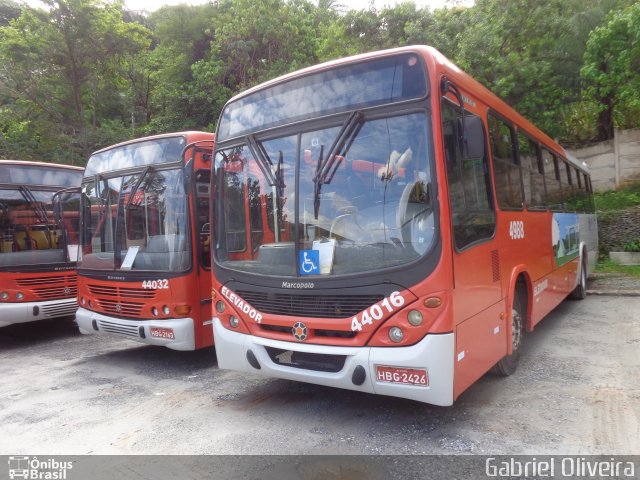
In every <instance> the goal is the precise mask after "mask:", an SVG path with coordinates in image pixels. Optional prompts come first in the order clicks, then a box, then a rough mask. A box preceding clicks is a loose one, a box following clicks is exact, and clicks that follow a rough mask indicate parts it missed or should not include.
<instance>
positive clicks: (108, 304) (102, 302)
mask: <svg viewBox="0 0 640 480" xmlns="http://www.w3.org/2000/svg"><path fill="white" fill-rule="evenodd" d="M96 301H97V302H98V306H99V307H100V308H102V309H103V310H104V311H105V312H107V313H111V314H112V315H125V316H139V315H140V314H141V313H142V309H143V307H144V303H138V302H119V301H118V300H111V299H106V298H98V299H96Z"/></svg>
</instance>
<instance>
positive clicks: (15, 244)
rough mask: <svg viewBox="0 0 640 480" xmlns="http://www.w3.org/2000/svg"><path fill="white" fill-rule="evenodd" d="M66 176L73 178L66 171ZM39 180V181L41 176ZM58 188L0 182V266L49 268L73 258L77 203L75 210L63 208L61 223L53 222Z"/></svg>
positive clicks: (71, 260)
mask: <svg viewBox="0 0 640 480" xmlns="http://www.w3.org/2000/svg"><path fill="white" fill-rule="evenodd" d="M3 168H4V167H3ZM14 170H15V171H16V172H17V171H18V169H17V168H15V169H14ZM49 170H51V169H49ZM43 171H48V170H45V169H43ZM63 173H65V172H63ZM80 174H81V172H78V173H77V175H75V177H76V178H77V177H78V176H79V175H80ZM60 176H61V177H62V176H64V175H63V174H62V173H61V174H60ZM66 176H67V177H70V178H73V176H72V175H70V174H68V173H67V175H66ZM78 180H79V179H78ZM38 181H40V182H42V178H39V179H38ZM59 188H63V187H48V186H40V185H38V186H31V187H29V186H27V185H19V186H16V185H13V186H10V185H0V268H2V267H15V266H18V265H47V268H48V265H49V264H55V263H66V262H75V261H76V258H75V255H76V251H77V231H78V210H77V204H76V206H75V210H74V209H73V208H71V209H70V210H69V211H64V212H62V216H61V221H62V222H63V223H64V225H61V224H59V223H58V222H56V220H55V218H54V214H53V211H54V209H53V204H52V199H53V196H54V194H55V192H56V190H57V189H59ZM63 227H64V229H65V230H66V234H67V236H66V237H65V236H64V235H63ZM65 238H66V241H65Z"/></svg>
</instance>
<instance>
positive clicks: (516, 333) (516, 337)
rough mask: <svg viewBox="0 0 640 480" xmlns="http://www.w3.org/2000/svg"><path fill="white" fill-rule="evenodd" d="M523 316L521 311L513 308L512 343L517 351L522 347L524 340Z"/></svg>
mask: <svg viewBox="0 0 640 480" xmlns="http://www.w3.org/2000/svg"><path fill="white" fill-rule="evenodd" d="M521 320H522V318H521V317H520V312H518V310H516V309H515V308H512V309H511V345H512V349H513V351H514V352H515V351H516V350H517V349H518V348H520V342H521V341H522V321H521Z"/></svg>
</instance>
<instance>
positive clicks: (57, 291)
mask: <svg viewBox="0 0 640 480" xmlns="http://www.w3.org/2000/svg"><path fill="white" fill-rule="evenodd" d="M82 171H83V169H82V168H80V167H72V166H69V165H56V164H48V163H37V162H20V161H11V160H0V327H3V326H7V325H11V324H13V323H25V322H31V321H34V320H42V319H47V318H56V317H64V316H68V315H73V314H74V313H75V312H76V308H77V303H76V293H77V285H76V271H75V269H76V256H77V251H78V235H77V231H78V202H77V195H76V196H75V197H74V196H72V195H69V196H68V198H67V195H66V194H65V193H64V191H65V190H67V189H72V188H74V187H76V188H77V187H78V186H79V185H80V180H81V178H82ZM58 192H60V194H59V195H57V194H58ZM61 196H62V197H65V199H66V200H67V201H66V204H67V206H68V207H69V208H68V209H66V210H62V211H60V212H58V213H59V215H57V216H56V215H54V209H55V204H56V198H60V197H61ZM56 217H57V218H56Z"/></svg>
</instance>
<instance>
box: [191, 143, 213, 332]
mask: <svg viewBox="0 0 640 480" xmlns="http://www.w3.org/2000/svg"><path fill="white" fill-rule="evenodd" d="M191 146H193V147H194V148H189V147H190V146H187V147H186V148H185V154H186V153H187V152H188V153H189V154H191V160H190V162H193V163H192V164H191V165H189V164H187V167H186V168H187V169H189V168H193V182H192V185H191V192H192V195H191V197H192V209H193V222H194V225H193V229H192V231H193V247H194V248H193V250H194V254H195V256H196V261H195V262H194V270H197V280H196V281H197V283H198V299H199V306H198V307H196V306H195V305H194V308H199V309H200V311H199V312H198V313H199V315H198V316H197V318H196V319H195V320H196V325H195V328H196V329H202V330H201V335H197V336H199V337H201V338H202V341H203V342H204V343H203V344H211V343H213V328H212V327H211V318H212V315H213V313H212V311H211V225H210V223H209V209H210V205H211V190H210V189H211V167H210V162H211V152H212V151H213V142H211V141H210V140H205V141H202V142H197V143H196V144H195V145H191ZM186 177H187V178H188V177H189V175H186ZM198 319H200V321H198Z"/></svg>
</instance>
